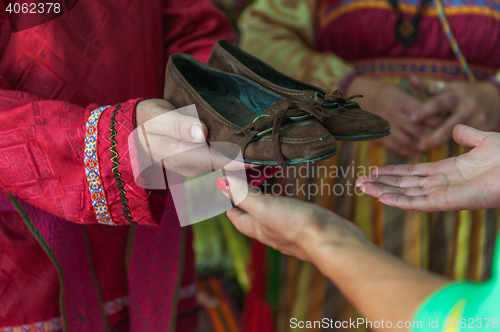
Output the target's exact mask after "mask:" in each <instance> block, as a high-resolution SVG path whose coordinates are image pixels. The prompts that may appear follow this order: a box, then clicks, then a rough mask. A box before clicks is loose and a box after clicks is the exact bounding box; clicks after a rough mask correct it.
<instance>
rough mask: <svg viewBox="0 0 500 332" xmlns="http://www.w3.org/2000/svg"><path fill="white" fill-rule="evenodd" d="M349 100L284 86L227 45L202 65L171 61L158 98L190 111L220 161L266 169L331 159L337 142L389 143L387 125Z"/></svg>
mask: <svg viewBox="0 0 500 332" xmlns="http://www.w3.org/2000/svg"><path fill="white" fill-rule="evenodd" d="M355 97H360V96H353V97H349V98H345V97H344V96H343V95H342V94H341V93H340V92H339V91H335V92H334V93H332V94H328V93H326V92H325V91H323V90H322V89H320V88H318V87H315V86H313V85H309V84H305V83H302V82H300V81H297V80H295V79H293V78H290V77H288V76H286V75H284V74H282V73H280V72H278V71H276V70H275V69H273V68H272V67H271V66H269V65H267V64H266V63H264V62H262V61H260V60H258V59H257V58H255V57H253V56H251V55H250V54H248V53H246V52H244V51H242V50H241V49H239V48H238V47H237V46H235V45H233V44H232V43H230V42H228V41H225V40H220V41H218V42H217V43H216V44H215V46H214V48H213V50H212V53H211V55H210V58H209V60H208V64H207V65H203V64H202V63H200V62H199V61H197V60H196V59H194V58H193V57H191V56H189V55H187V54H174V55H172V56H171V57H170V59H169V62H168V64H167V70H166V79H165V91H164V98H165V99H166V100H168V101H169V102H170V103H172V105H174V106H175V107H177V108H181V107H184V106H187V105H192V104H194V105H196V109H197V112H198V115H199V118H200V120H201V121H202V122H203V123H205V125H206V126H207V128H208V137H207V142H208V143H209V144H210V145H211V146H212V147H214V148H215V149H216V150H218V151H219V152H220V153H222V154H223V155H225V156H226V157H228V158H231V159H238V160H239V161H242V162H245V163H250V164H259V165H271V166H272V165H274V166H283V165H298V164H303V163H307V162H311V161H318V160H322V159H326V158H329V157H331V156H333V155H335V154H336V153H337V152H338V148H337V140H369V139H376V138H381V137H384V136H387V135H389V134H390V125H389V123H388V122H387V121H386V120H385V119H383V118H381V117H379V116H377V115H375V114H372V113H370V112H367V111H364V110H362V109H361V108H360V107H359V105H358V104H357V103H355V102H353V101H352V99H353V98H355ZM220 142H224V143H231V144H217V143H220ZM230 147H232V148H230ZM236 150H238V151H236ZM237 156H242V160H241V157H239V158H238V157H237Z"/></svg>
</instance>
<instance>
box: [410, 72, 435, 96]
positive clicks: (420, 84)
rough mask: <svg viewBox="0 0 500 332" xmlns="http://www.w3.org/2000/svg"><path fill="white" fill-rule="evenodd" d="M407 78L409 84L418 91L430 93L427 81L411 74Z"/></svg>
mask: <svg viewBox="0 0 500 332" xmlns="http://www.w3.org/2000/svg"><path fill="white" fill-rule="evenodd" d="M408 80H409V81H410V85H411V86H412V87H413V88H414V89H415V90H417V91H418V92H420V93H428V94H430V93H431V87H430V85H429V83H427V82H426V81H424V80H423V79H421V78H420V77H418V76H417V75H415V74H411V75H410V76H409V77H408Z"/></svg>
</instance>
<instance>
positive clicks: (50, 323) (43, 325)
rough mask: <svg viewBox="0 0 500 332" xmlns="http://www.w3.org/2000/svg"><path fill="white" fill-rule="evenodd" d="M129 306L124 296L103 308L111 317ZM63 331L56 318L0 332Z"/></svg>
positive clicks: (6, 328)
mask: <svg viewBox="0 0 500 332" xmlns="http://www.w3.org/2000/svg"><path fill="white" fill-rule="evenodd" d="M128 305H129V303H128V296H124V297H121V298H117V299H115V300H111V301H108V302H106V303H104V304H103V308H104V312H105V313H106V315H108V316H110V315H114V314H116V313H117V312H119V311H122V310H123V309H124V308H125V307H126V306H128ZM62 329H63V325H62V323H61V317H56V318H52V319H50V320H46V321H43V322H37V323H32V324H26V325H20V326H11V327H0V332H56V331H61V330H62Z"/></svg>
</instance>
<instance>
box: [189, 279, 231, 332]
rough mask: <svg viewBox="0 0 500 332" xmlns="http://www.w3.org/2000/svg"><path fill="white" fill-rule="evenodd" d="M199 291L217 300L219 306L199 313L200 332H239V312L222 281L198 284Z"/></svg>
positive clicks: (204, 281) (216, 280)
mask: <svg viewBox="0 0 500 332" xmlns="http://www.w3.org/2000/svg"><path fill="white" fill-rule="evenodd" d="M199 288H200V290H201V291H205V292H207V293H208V294H210V295H211V296H213V297H215V298H217V300H218V301H219V305H218V306H217V307H214V308H203V309H201V311H200V332H241V326H240V315H239V310H238V309H237V308H236V306H235V304H234V302H233V299H232V298H231V295H230V294H229V292H228V290H227V287H226V285H225V283H224V282H223V280H221V279H217V278H209V279H206V280H201V281H200V282H199Z"/></svg>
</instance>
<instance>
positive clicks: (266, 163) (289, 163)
mask: <svg viewBox="0 0 500 332" xmlns="http://www.w3.org/2000/svg"><path fill="white" fill-rule="evenodd" d="M209 144H210V143H209ZM211 146H212V147H213V148H214V150H216V151H217V152H219V153H220V154H222V155H223V156H225V157H227V158H229V159H231V160H236V161H239V162H241V163H245V164H253V165H262V166H278V163H277V162H275V161H260V160H251V159H240V158H234V157H231V156H228V155H226V154H225V153H223V152H220V151H219V150H217V149H216V148H215V147H214V146H213V145H211ZM338 152H339V148H337V149H336V150H335V151H333V152H332V153H329V154H326V155H324V156H321V157H317V158H314V159H294V160H290V161H285V162H284V163H283V165H284V166H294V165H301V164H307V163H309V162H315V161H320V160H324V159H328V158H330V157H333V156H335V155H336V154H337V153H338Z"/></svg>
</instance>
